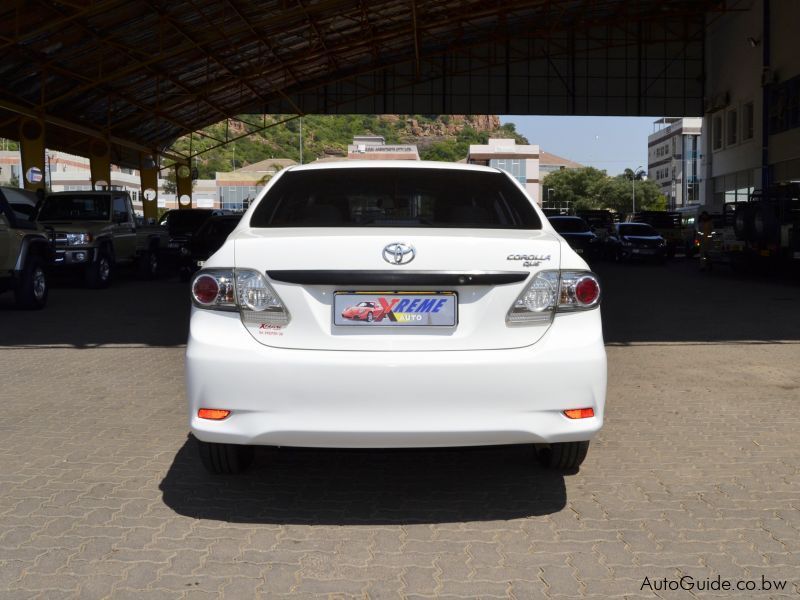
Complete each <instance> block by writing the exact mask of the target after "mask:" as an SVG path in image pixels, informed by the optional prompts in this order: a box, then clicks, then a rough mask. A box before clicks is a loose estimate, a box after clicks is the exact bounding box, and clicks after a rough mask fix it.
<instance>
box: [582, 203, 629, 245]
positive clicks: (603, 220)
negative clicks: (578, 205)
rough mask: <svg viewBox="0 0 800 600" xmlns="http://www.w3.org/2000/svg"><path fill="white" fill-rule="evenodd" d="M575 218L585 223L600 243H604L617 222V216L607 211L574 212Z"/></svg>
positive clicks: (587, 210)
mask: <svg viewBox="0 0 800 600" xmlns="http://www.w3.org/2000/svg"><path fill="white" fill-rule="evenodd" d="M575 216H576V217H580V218H581V219H583V220H584V221H586V222H587V223H588V224H589V228H590V229H591V230H592V231H593V232H594V234H595V235H596V236H597V237H598V238H599V239H600V241H601V242H602V243H605V242H606V240H607V239H608V236H609V235H611V233H612V232H613V231H614V223H618V222H619V215H617V213H616V212H614V211H611V210H608V209H584V210H576V211H575Z"/></svg>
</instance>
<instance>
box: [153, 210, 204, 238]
mask: <svg viewBox="0 0 800 600" xmlns="http://www.w3.org/2000/svg"><path fill="white" fill-rule="evenodd" d="M211 214H212V213H211V211H210V210H171V211H169V212H168V213H167V214H166V218H165V219H164V220H162V224H166V226H167V228H168V229H169V231H170V232H171V233H175V232H190V231H197V230H198V229H200V226H201V225H203V223H205V222H206V221H207V220H208V218H209V217H210V216H211Z"/></svg>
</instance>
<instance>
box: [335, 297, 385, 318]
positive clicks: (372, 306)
mask: <svg viewBox="0 0 800 600" xmlns="http://www.w3.org/2000/svg"><path fill="white" fill-rule="evenodd" d="M342 316H343V317H344V318H345V319H350V320H351V321H367V322H368V323H371V322H372V321H382V320H383V317H384V310H383V307H382V306H381V305H380V304H378V303H377V302H370V301H364V302H359V303H358V304H356V305H355V306H350V307H348V308H345V309H344V310H343V311H342Z"/></svg>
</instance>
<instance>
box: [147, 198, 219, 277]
mask: <svg viewBox="0 0 800 600" xmlns="http://www.w3.org/2000/svg"><path fill="white" fill-rule="evenodd" d="M224 214H226V211H224V210H219V209H212V208H181V209H175V210H168V211H167V212H165V213H164V214H163V215H162V216H161V219H160V220H159V225H161V226H162V227H165V228H166V230H167V233H168V234H169V241H168V242H167V251H166V259H167V260H168V261H169V262H171V263H172V264H173V266H175V265H178V264H179V262H180V256H181V254H185V252H184V251H183V249H184V248H188V247H189V244H190V242H191V239H192V237H193V236H194V235H195V234H196V233H197V232H198V231H199V230H200V228H201V227H202V226H203V224H204V223H205V222H206V221H207V220H208V219H209V218H210V217H213V216H218V215H224Z"/></svg>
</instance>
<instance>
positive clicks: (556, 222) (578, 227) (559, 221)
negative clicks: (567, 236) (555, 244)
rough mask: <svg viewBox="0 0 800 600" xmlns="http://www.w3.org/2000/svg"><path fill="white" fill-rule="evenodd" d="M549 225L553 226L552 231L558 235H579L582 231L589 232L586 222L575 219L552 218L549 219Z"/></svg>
mask: <svg viewBox="0 0 800 600" xmlns="http://www.w3.org/2000/svg"><path fill="white" fill-rule="evenodd" d="M550 223H551V224H552V225H553V229H555V230H556V231H557V232H558V233H581V232H583V231H589V225H587V223H586V221H584V220H583V219H579V218H577V217H573V218H563V217H562V218H558V217H553V218H551V219H550Z"/></svg>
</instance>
